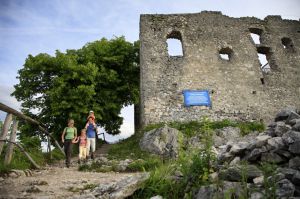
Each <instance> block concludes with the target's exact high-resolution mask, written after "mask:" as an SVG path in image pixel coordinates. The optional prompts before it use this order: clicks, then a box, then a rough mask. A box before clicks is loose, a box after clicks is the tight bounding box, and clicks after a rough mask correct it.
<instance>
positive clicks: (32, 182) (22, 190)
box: [0, 145, 138, 198]
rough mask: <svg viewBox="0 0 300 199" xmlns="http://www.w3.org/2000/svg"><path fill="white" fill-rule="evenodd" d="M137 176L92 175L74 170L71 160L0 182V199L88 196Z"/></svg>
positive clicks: (100, 151) (99, 152)
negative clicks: (90, 193) (108, 185)
mask: <svg viewBox="0 0 300 199" xmlns="http://www.w3.org/2000/svg"><path fill="white" fill-rule="evenodd" d="M109 147H110V146H109V145H103V146H102V147H101V148H100V149H98V150H97V153H96V156H98V157H99V156H102V155H103V154H105V153H107V151H108V149H109ZM134 175H138V173H116V172H109V173H95V172H80V171H78V164H77V158H76V157H75V158H73V159H72V165H71V167H70V168H66V167H64V162H63V161H61V162H60V163H59V164H56V165H55V166H53V165H52V166H48V167H46V168H45V169H43V170H40V171H33V174H32V176H30V177H26V176H21V177H18V178H11V177H10V178H4V179H3V178H2V179H0V198H70V197H74V196H76V195H77V196H78V195H80V194H82V193H88V192H89V191H90V190H91V189H92V188H94V187H95V186H96V185H99V184H100V185H101V184H107V183H111V182H118V181H121V180H123V179H124V178H128V177H130V176H134Z"/></svg>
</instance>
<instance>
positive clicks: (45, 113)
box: [12, 37, 139, 137]
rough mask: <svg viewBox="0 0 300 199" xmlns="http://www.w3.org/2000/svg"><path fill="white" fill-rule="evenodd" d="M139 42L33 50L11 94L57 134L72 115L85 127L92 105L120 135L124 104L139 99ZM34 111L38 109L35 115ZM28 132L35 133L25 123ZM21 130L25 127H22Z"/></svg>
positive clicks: (99, 118)
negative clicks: (52, 52) (76, 48)
mask: <svg viewBox="0 0 300 199" xmlns="http://www.w3.org/2000/svg"><path fill="white" fill-rule="evenodd" d="M138 53H139V42H134V43H130V42H128V41H126V40H125V38H124V37H117V38H114V39H111V40H107V39H105V38H103V39H101V40H100V41H95V42H91V43H88V44H86V45H85V46H83V47H82V48H81V49H78V50H67V51H66V53H62V52H60V51H56V54H55V56H50V55H48V54H44V53H41V54H38V55H36V56H32V55H29V56H28V58H27V59H26V61H25V64H24V68H22V69H20V70H19V71H18V74H19V76H18V77H17V78H18V79H19V81H20V82H19V84H17V85H15V91H14V92H13V93H12V95H13V96H15V97H16V98H17V100H19V101H21V102H22V104H21V106H22V111H23V112H24V113H26V114H28V115H30V116H31V117H33V118H37V119H38V120H39V121H40V122H42V123H44V124H46V125H47V127H48V129H49V131H50V132H54V133H55V135H56V137H59V135H60V134H61V132H62V130H63V128H64V127H65V126H66V125H67V120H68V118H73V119H74V120H75V123H76V125H75V126H76V127H77V128H78V129H79V130H80V129H81V128H83V127H84V124H85V122H86V117H87V114H88V112H89V110H93V111H94V112H95V116H96V122H97V123H98V124H99V125H101V126H104V128H105V130H106V131H107V132H108V133H110V134H118V133H119V132H120V131H119V128H120V125H121V124H122V121H123V118H122V117H120V116H119V114H120V111H121V109H122V107H123V106H126V105H130V104H134V103H137V102H138V95H139V89H138V84H139V54H138ZM33 113H34V114H33ZM22 129H23V130H24V135H26V134H27V135H33V134H34V132H35V131H36V129H35V131H32V128H30V127H28V126H27V127H26V126H25V127H23V128H22ZM22 134H23V132H22Z"/></svg>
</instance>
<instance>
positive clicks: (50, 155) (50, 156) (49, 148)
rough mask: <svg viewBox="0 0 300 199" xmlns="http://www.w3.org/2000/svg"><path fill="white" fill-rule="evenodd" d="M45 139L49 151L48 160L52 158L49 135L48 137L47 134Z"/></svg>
mask: <svg viewBox="0 0 300 199" xmlns="http://www.w3.org/2000/svg"><path fill="white" fill-rule="evenodd" d="M47 140H48V147H47V150H48V153H49V158H50V160H52V153H51V142H50V137H49V136H47Z"/></svg>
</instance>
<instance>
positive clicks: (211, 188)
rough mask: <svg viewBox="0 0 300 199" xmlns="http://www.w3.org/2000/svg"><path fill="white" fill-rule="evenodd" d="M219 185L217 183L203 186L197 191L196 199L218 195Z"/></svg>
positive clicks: (205, 198) (206, 198)
mask: <svg viewBox="0 0 300 199" xmlns="http://www.w3.org/2000/svg"><path fill="white" fill-rule="evenodd" d="M217 190H218V189H217V187H216V186H215V185H208V186H202V187H200V189H199V190H198V192H197V193H196V195H195V197H194V199H208V198H214V197H215V196H216V192H217Z"/></svg>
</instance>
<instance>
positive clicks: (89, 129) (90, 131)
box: [85, 115, 97, 159]
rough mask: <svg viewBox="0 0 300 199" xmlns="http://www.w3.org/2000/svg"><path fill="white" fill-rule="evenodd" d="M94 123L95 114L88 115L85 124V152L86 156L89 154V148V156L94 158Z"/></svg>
mask: <svg viewBox="0 0 300 199" xmlns="http://www.w3.org/2000/svg"><path fill="white" fill-rule="evenodd" d="M96 128H97V126H96V123H95V116H92V115H89V117H88V122H87V123H86V125H85V129H86V135H87V146H86V147H87V150H86V154H87V157H89V155H90V150H91V158H92V159H94V158H95V154H94V152H95V150H96Z"/></svg>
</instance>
